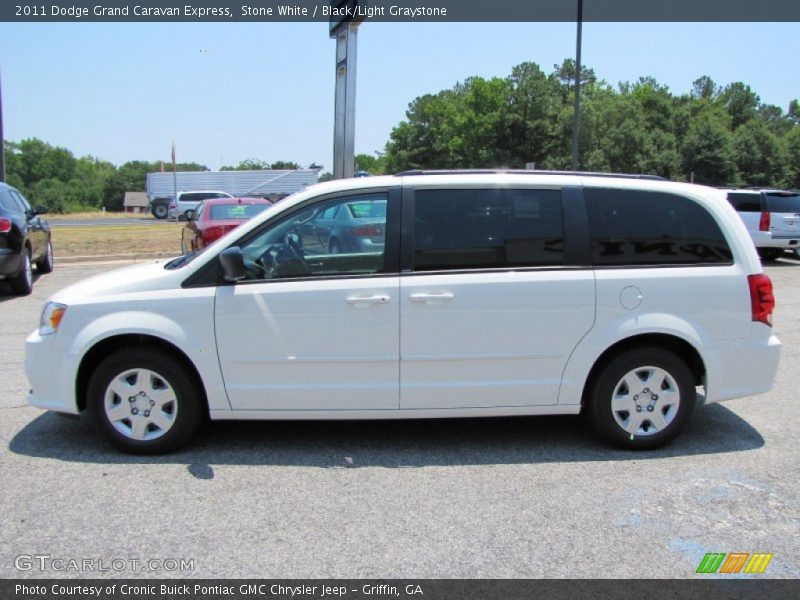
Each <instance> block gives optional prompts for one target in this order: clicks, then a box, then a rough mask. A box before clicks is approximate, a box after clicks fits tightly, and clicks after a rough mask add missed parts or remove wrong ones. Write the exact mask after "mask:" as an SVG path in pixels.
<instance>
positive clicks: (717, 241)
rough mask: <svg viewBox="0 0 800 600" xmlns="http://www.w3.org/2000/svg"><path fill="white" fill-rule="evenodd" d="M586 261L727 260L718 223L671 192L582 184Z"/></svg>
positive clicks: (611, 263) (604, 263) (621, 263)
mask: <svg viewBox="0 0 800 600" xmlns="http://www.w3.org/2000/svg"><path fill="white" fill-rule="evenodd" d="M584 196H585V198H586V209H587V213H588V217H589V229H590V232H591V233H590V235H591V242H592V262H593V263H594V264H595V265H598V266H636V265H643V266H644V265H687V264H688V265H694V264H730V263H731V262H732V260H733V258H732V253H731V250H730V247H729V246H728V242H727V240H726V239H725V236H724V235H723V233H722V230H721V229H720V227H719V225H717V222H716V221H715V220H714V218H713V217H712V216H711V214H710V213H709V212H708V210H706V209H705V208H704V207H703V206H701V205H700V204H698V203H696V202H694V201H693V200H690V199H689V198H685V197H683V196H678V195H675V194H669V193H664V192H645V191H638V190H620V189H610V188H586V189H585V190H584Z"/></svg>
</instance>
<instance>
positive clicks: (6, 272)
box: [0, 183, 53, 296]
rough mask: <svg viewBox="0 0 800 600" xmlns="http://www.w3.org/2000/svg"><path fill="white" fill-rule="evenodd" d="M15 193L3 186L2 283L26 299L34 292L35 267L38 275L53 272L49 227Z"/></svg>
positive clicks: (0, 231)
mask: <svg viewBox="0 0 800 600" xmlns="http://www.w3.org/2000/svg"><path fill="white" fill-rule="evenodd" d="M44 212H45V211H44V209H41V208H38V207H37V208H36V209H33V208H31V205H30V204H28V201H27V200H26V199H25V197H24V196H23V195H22V194H20V193H19V191H17V190H16V189H14V188H13V187H11V186H10V185H6V184H5V183H0V280H6V281H8V283H9V284H11V290H12V291H13V292H14V293H15V294H18V295H20V296H26V295H28V294H30V293H31V290H32V289H33V267H34V266H35V267H36V271H37V272H38V273H49V272H50V271H52V270H53V244H52V241H51V239H50V226H49V225H48V224H47V221H45V220H43V219H41V218H40V217H39V215H41V214H43V213H44Z"/></svg>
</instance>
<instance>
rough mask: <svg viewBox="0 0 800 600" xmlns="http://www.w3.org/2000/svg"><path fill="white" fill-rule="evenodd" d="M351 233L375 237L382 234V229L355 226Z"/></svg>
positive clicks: (357, 235)
mask: <svg viewBox="0 0 800 600" xmlns="http://www.w3.org/2000/svg"><path fill="white" fill-rule="evenodd" d="M353 235H354V236H356V237H377V236H379V235H383V229H381V228H380V227H356V228H355V229H354V230H353Z"/></svg>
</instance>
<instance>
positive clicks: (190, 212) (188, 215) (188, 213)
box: [178, 210, 194, 221]
mask: <svg viewBox="0 0 800 600" xmlns="http://www.w3.org/2000/svg"><path fill="white" fill-rule="evenodd" d="M193 216H194V211H193V210H187V211H186V212H185V213H181V214H179V215H178V221H191V220H192V217H193Z"/></svg>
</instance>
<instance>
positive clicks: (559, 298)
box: [25, 172, 780, 453]
mask: <svg viewBox="0 0 800 600" xmlns="http://www.w3.org/2000/svg"><path fill="white" fill-rule="evenodd" d="M344 205H347V206H348V208H349V209H353V210H355V211H356V212H358V213H359V214H362V213H363V214H370V215H381V218H380V219H375V218H373V219H370V222H369V225H367V226H365V227H364V231H358V229H357V228H356V230H355V231H354V232H353V235H355V236H359V235H362V236H365V237H368V238H369V239H370V240H371V243H369V244H353V245H351V246H349V247H347V248H338V249H337V251H336V252H332V251H331V245H330V242H329V241H328V240H327V238H325V237H324V232H325V228H324V227H323V226H322V225H323V224H324V223H322V221H323V220H324V218H325V216H326V215H327V214H328V213H330V212H331V209H335V208H336V207H339V206H344ZM353 207H355V208H353ZM773 308H774V299H773V295H772V284H771V282H770V280H769V278H768V277H767V276H766V275H765V274H764V273H763V270H762V266H761V263H760V261H759V259H758V256H757V254H756V251H755V248H754V246H753V243H752V242H751V240H750V238H749V236H748V234H747V230H746V229H745V226H744V224H743V223H742V221H741V219H740V218H739V217H738V215H737V214H736V212H735V210H734V209H733V208H732V207H731V206H730V205H729V204H728V202H727V201H726V197H725V192H722V191H719V190H714V189H711V188H706V187H701V186H695V185H688V184H681V183H671V182H666V181H658V180H654V179H652V178H647V177H642V176H609V175H605V176H603V175H597V174H589V173H584V174H575V173H570V174H567V173H541V172H516V173H515V172H449V173H445V172H442V173H423V172H408V173H404V174H401V175H399V176H394V177H391V176H389V177H370V178H359V179H351V180H343V181H336V182H329V183H324V184H319V185H316V186H313V187H311V188H308V189H307V190H304V191H303V192H300V193H299V194H297V195H295V196H294V197H292V198H289V199H287V200H285V201H283V202H281V203H280V204H277V205H275V206H272V207H270V208H268V209H267V210H266V211H264V212H263V213H261V214H260V215H259V216H257V217H255V218H253V219H252V220H251V221H249V222H248V223H246V224H245V225H242V226H241V227H239V228H238V229H235V230H234V231H232V232H230V233H229V234H227V235H225V236H224V237H222V238H220V239H219V240H217V241H216V242H214V243H213V244H212V245H211V246H209V247H208V248H207V249H206V250H205V252H203V253H201V254H194V255H193V254H189V255H186V256H183V257H180V258H176V259H173V260H169V261H160V262H153V263H150V264H144V265H135V266H132V267H128V268H125V269H121V270H117V271H113V272H110V273H106V274H103V275H99V276H97V277H95V278H93V279H89V280H86V281H83V282H81V283H78V284H76V285H73V286H71V287H68V288H66V289H64V290H62V291H60V292H58V293H56V294H55V295H54V296H53V297H52V298H50V300H49V301H48V302H47V303H46V304H45V306H44V309H43V312H42V316H41V322H40V325H39V329H38V330H37V331H35V332H34V333H32V334H31V335H30V337H29V338H28V340H27V355H26V360H25V365H26V369H27V373H28V378H29V379H30V381H31V385H32V390H31V395H30V402H31V404H33V405H35V406H38V407H41V408H44V409H48V410H54V411H60V412H64V413H73V414H78V413H81V412H84V411H85V412H86V413H88V415H89V416H90V417H91V418H92V419H93V420H94V421H95V422H96V425H97V427H98V429H99V431H101V432H102V433H103V434H104V435H105V436H106V437H107V438H108V439H109V440H110V441H111V442H112V443H113V444H115V445H116V446H117V447H118V448H120V449H121V450H124V451H128V452H136V453H157V452H165V451H169V450H172V449H175V448H177V447H179V446H180V445H182V444H184V443H185V442H187V441H188V440H189V439H190V438H191V437H192V435H193V434H194V433H195V431H196V430H197V428H198V427H199V425H200V424H201V422H202V421H203V420H204V418H206V417H210V418H211V419H395V418H431V417H487V416H494V415H505V416H508V415H552V414H578V413H585V414H586V415H587V416H588V418H589V420H590V422H591V423H592V425H593V427H594V429H595V430H596V431H597V433H598V434H600V436H602V437H603V438H605V439H606V440H607V441H609V442H610V443H613V444H615V445H618V446H621V447H624V448H630V449H648V448H655V447H658V446H661V445H663V444H665V443H667V442H668V441H670V440H672V439H673V438H674V437H675V436H676V435H678V433H679V432H680V431H681V430H682V429H683V428H684V426H685V425H686V423H687V421H688V420H689V418H690V417H691V415H692V412H693V410H694V408H695V406H696V405H697V404H700V403H706V402H717V401H721V400H727V399H731V398H738V397H742V396H748V395H753V394H760V393H762V392H766V391H768V390H769V389H770V388H771V387H772V385H773V380H774V377H775V373H776V370H777V367H778V360H779V355H780V342H779V341H778V339H777V338H776V337H775V336H774V335H773V332H772V326H771V317H772V312H773Z"/></svg>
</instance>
